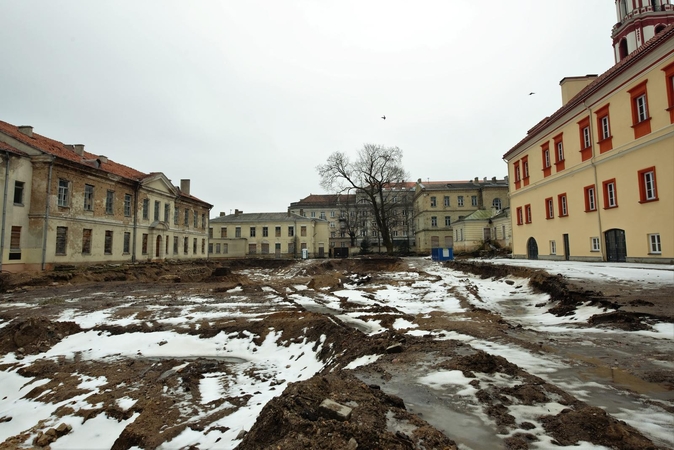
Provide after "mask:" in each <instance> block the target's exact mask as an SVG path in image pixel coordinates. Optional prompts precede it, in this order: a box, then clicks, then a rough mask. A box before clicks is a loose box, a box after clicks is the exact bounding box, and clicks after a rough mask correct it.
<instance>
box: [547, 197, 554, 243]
mask: <svg viewBox="0 0 674 450" xmlns="http://www.w3.org/2000/svg"><path fill="white" fill-rule="evenodd" d="M547 213H548V219H554V217H555V206H554V203H553V201H552V198H549V199H548V211H547ZM551 242H554V241H551Z"/></svg>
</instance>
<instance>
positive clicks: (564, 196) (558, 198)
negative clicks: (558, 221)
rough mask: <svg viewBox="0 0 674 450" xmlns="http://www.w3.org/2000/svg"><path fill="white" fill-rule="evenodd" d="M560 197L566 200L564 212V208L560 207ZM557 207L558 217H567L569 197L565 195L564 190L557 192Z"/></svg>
mask: <svg viewBox="0 0 674 450" xmlns="http://www.w3.org/2000/svg"><path fill="white" fill-rule="evenodd" d="M562 198H564V199H565V200H566V212H564V208H562ZM557 207H558V211H559V217H568V215H569V198H568V197H567V196H566V192H564V193H563V194H559V195H558V196H557Z"/></svg>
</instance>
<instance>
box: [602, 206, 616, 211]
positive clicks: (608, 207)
mask: <svg viewBox="0 0 674 450" xmlns="http://www.w3.org/2000/svg"><path fill="white" fill-rule="evenodd" d="M617 207H618V205H615V206H606V207H605V208H604V211H606V210H607V209H616V208H617Z"/></svg>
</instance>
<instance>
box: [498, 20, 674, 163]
mask: <svg viewBox="0 0 674 450" xmlns="http://www.w3.org/2000/svg"><path fill="white" fill-rule="evenodd" d="M672 37H674V24H671V25H668V26H667V28H665V29H664V30H662V31H661V32H660V33H658V34H657V35H655V36H654V37H653V38H651V39H649V40H648V41H647V42H646V43H645V44H643V45H642V46H641V47H639V48H637V49H636V50H634V51H633V52H632V53H630V54H629V55H627V57H625V58H624V59H622V60H621V61H620V62H618V63H617V64H615V65H614V66H613V67H611V68H610V69H608V70H607V71H606V72H604V73H603V74H601V75H600V76H598V77H597V78H596V79H595V80H594V81H593V82H592V83H590V84H588V85H587V86H585V88H584V89H583V90H581V91H580V92H579V93H578V94H576V95H575V96H574V97H573V98H572V99H571V100H569V101H568V102H567V103H566V104H565V105H563V106H562V107H561V108H559V109H558V110H557V111H555V113H554V114H552V115H551V116H550V117H546V118H545V119H543V120H541V121H540V122H539V123H538V124H536V125H535V126H534V127H533V128H532V129H531V130H529V132H528V133H527V135H526V136H525V137H524V139H522V140H521V141H519V142H518V143H517V144H516V145H515V146H514V147H513V148H511V149H510V150H508V152H506V153H505V154H504V155H503V159H507V157H508V156H510V155H511V154H512V153H514V152H515V151H517V150H518V149H519V148H520V147H521V146H522V145H524V144H525V143H527V142H529V141H530V140H533V139H534V137H535V135H536V133H538V132H539V131H540V130H542V129H544V128H545V127H546V126H547V125H548V124H552V123H555V121H556V120H557V119H559V118H560V117H562V116H563V115H564V114H566V113H567V112H569V111H570V110H572V109H573V108H575V107H577V106H578V105H579V104H580V103H582V102H583V101H584V100H586V99H587V98H588V97H590V96H591V95H592V94H594V93H595V92H597V91H598V90H600V89H601V88H603V87H604V86H606V85H607V84H608V83H609V82H610V81H611V80H613V79H614V78H616V77H617V76H618V75H620V74H621V73H623V72H625V71H626V70H627V69H628V68H629V67H631V66H632V65H633V64H636V63H637V62H638V61H639V60H640V59H641V58H643V57H645V56H646V55H647V54H648V53H650V52H651V51H653V50H655V49H656V48H657V47H658V46H660V45H661V44H662V43H663V42H665V41H667V40H668V39H671V38H672Z"/></svg>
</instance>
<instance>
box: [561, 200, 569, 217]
mask: <svg viewBox="0 0 674 450" xmlns="http://www.w3.org/2000/svg"><path fill="white" fill-rule="evenodd" d="M560 198H561V201H560V203H561V204H562V210H561V211H560V215H561V216H566V215H568V210H567V208H566V195H562V196H561V197H560Z"/></svg>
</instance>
